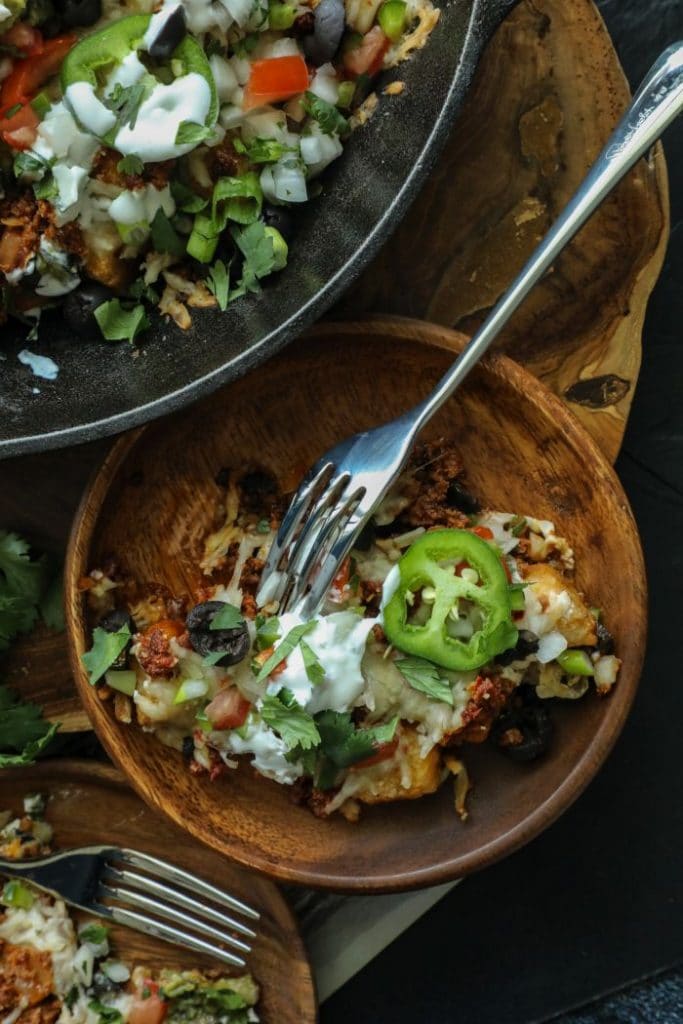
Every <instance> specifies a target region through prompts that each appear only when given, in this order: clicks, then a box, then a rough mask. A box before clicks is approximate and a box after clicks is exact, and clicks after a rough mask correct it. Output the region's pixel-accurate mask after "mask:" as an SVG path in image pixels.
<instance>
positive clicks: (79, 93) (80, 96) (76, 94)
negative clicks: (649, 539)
mask: <svg viewBox="0 0 683 1024" xmlns="http://www.w3.org/2000/svg"><path fill="white" fill-rule="evenodd" d="M64 99H65V100H66V104H67V106H68V107H69V108H70V110H71V111H72V113H73V115H74V117H76V118H77V119H78V121H79V122H80V123H81V124H82V125H83V127H84V128H87V130H88V131H89V132H91V134H92V135H99V136H102V135H106V134H107V132H108V131H111V129H112V128H113V127H114V125H115V124H116V117H115V116H114V114H113V113H112V112H111V110H109V108H108V107H105V105H104V103H103V102H102V100H101V99H99V97H98V96H96V95H95V89H94V86H93V85H92V84H91V83H90V82H72V83H71V85H69V86H67V90H66V92H65V93H64Z"/></svg>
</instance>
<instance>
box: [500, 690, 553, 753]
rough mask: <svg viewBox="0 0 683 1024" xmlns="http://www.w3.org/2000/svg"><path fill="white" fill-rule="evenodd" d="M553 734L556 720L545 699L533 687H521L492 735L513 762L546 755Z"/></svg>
mask: <svg viewBox="0 0 683 1024" xmlns="http://www.w3.org/2000/svg"><path fill="white" fill-rule="evenodd" d="M552 734H553V723H552V720H551V718H550V714H549V712H548V709H547V707H546V705H545V702H544V701H541V700H540V699H539V698H538V697H536V695H535V693H534V691H533V689H532V688H531V687H527V686H521V687H520V688H519V690H518V691H517V692H516V693H515V694H513V696H512V703H511V706H510V707H509V708H507V709H506V710H505V711H503V713H502V714H501V715H499V717H498V718H497V719H496V721H495V722H494V724H493V728H492V730H491V738H492V740H493V742H494V743H495V744H496V745H497V746H498V747H499V749H500V750H502V752H503V753H504V754H505V755H506V756H507V757H509V758H510V759H511V760H512V761H518V762H525V761H535V760H536V758H537V757H541V755H542V754H545V752H546V750H547V749H548V746H549V745H550V740H551V738H552Z"/></svg>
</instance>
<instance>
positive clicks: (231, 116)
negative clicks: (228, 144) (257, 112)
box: [218, 103, 244, 131]
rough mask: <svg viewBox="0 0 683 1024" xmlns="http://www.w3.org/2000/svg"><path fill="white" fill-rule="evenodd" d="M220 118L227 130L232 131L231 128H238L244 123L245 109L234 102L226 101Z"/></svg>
mask: <svg viewBox="0 0 683 1024" xmlns="http://www.w3.org/2000/svg"><path fill="white" fill-rule="evenodd" d="M218 120H219V121H220V123H221V125H222V126H223V128H225V130H226V131H230V129H231V128H237V126H238V125H240V124H241V123H242V121H243V120H244V111H243V110H242V108H241V107H239V106H236V105H235V104H234V103H226V105H225V106H224V107H221V112H220V114H219V115H218Z"/></svg>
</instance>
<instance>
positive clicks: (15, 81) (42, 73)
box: [0, 34, 77, 110]
mask: <svg viewBox="0 0 683 1024" xmlns="http://www.w3.org/2000/svg"><path fill="white" fill-rule="evenodd" d="M76 38H77V37H76V36H75V35H73V34H71V35H65V36H57V38H55V39H49V40H48V41H47V42H46V43H44V44H43V46H42V48H41V50H40V52H39V53H38V54H37V55H36V56H30V57H26V58H25V59H24V60H17V61H16V62H15V64H14V68H13V69H12V71H11V72H10V74H9V75H8V76H7V78H6V79H5V80H4V82H3V83H2V89H1V90H0V109H2V110H6V109H7V108H8V107H13V106H14V105H15V104H16V103H22V102H26V99H25V98H26V97H31V96H34V95H35V93H36V92H37V91H38V89H39V88H40V86H41V85H42V84H43V82H45V81H47V79H48V78H51V77H52V76H53V75H56V74H57V72H58V71H59V69H60V67H61V66H62V61H63V60H64V58H65V57H66V55H67V53H68V52H69V50H70V49H71V47H72V46H73V45H74V43H75V42H76Z"/></svg>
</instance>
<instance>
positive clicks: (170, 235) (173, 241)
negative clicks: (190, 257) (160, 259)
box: [150, 207, 185, 256]
mask: <svg viewBox="0 0 683 1024" xmlns="http://www.w3.org/2000/svg"><path fill="white" fill-rule="evenodd" d="M150 226H151V229H152V245H153V246H154V248H155V250H156V251H157V252H168V253H170V254H171V256H182V255H183V253H184V252H185V245H184V243H183V242H182V240H181V238H180V236H179V234H178V232H177V231H176V229H175V228H174V227H173V225H172V224H171V222H170V220H169V219H168V217H167V216H166V214H165V213H164V211H163V210H162V209H161V207H159V209H158V210H157V212H156V213H155V214H154V220H153V221H152V223H151V225H150Z"/></svg>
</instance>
